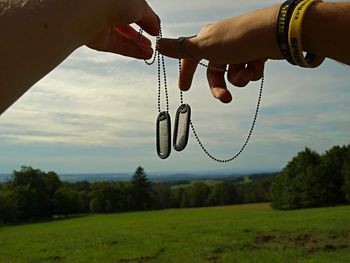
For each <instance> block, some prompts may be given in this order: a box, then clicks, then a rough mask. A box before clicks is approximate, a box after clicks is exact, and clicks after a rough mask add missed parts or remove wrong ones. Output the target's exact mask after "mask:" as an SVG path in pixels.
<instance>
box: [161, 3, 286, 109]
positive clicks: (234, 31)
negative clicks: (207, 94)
mask: <svg viewBox="0 0 350 263" xmlns="http://www.w3.org/2000/svg"><path fill="white" fill-rule="evenodd" d="M278 9H279V6H273V7H271V8H267V9H262V10H258V11H255V12H252V13H248V14H245V15H241V16H237V17H233V18H230V19H226V20H222V21H219V22H217V23H214V24H211V25H209V26H206V27H204V28H203V29H202V30H201V31H200V32H199V33H198V35H197V36H195V37H193V38H190V39H186V40H185V41H184V42H183V43H182V48H179V41H178V40H177V39H162V40H161V41H160V43H159V44H160V45H159V51H160V52H161V53H162V54H164V55H166V56H170V57H174V58H182V72H181V77H180V79H179V87H180V89H182V90H188V89H189V88H190V86H191V83H192V79H193V75H194V73H195V71H196V67H197V61H199V60H201V59H206V60H208V61H209V67H208V71H207V78H208V83H209V86H210V89H211V92H212V94H213V96H214V97H215V98H217V99H219V100H220V101H222V102H224V103H228V102H230V101H231V100H232V96H231V93H230V92H229V91H228V90H227V85H226V82H225V73H224V72H223V71H220V72H218V71H215V70H210V67H214V68H220V69H225V68H227V69H228V73H227V80H228V81H229V82H230V83H231V84H233V85H235V86H238V87H244V86H246V85H247V84H248V83H249V82H250V81H256V80H259V79H260V78H262V76H263V71H264V63H265V61H266V60H267V59H269V58H272V59H282V55H281V53H280V51H279V48H278V45H277V41H276V33H275V32H276V16H277V12H278ZM180 50H182V52H181V51H180Z"/></svg>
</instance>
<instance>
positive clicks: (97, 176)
mask: <svg viewBox="0 0 350 263" xmlns="http://www.w3.org/2000/svg"><path fill="white" fill-rule="evenodd" d="M274 173H275V172H266V173H265V172H264V173H263V172H262V173H254V172H248V171H247V172H240V173H232V172H229V171H218V172H214V171H204V172H187V173H186V172H169V171H168V172H151V173H147V172H146V174H147V175H148V177H149V178H150V179H151V180H152V181H158V182H178V181H193V180H210V179H214V180H215V179H223V178H224V179H235V178H241V177H245V176H249V177H250V178H251V179H252V180H255V179H258V178H256V177H265V176H269V175H270V174H274ZM132 176H133V173H64V174H59V177H60V179H61V180H62V181H67V182H77V181H90V182H96V181H130V180H131V178H132ZM10 179H11V174H0V182H6V181H8V180H10Z"/></svg>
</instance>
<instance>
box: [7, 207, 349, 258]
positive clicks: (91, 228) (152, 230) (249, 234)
mask: <svg viewBox="0 0 350 263" xmlns="http://www.w3.org/2000/svg"><path fill="white" fill-rule="evenodd" d="M0 262H1V263H20V262H21V263H22V262H23V263H24V262H26V263H27V262H28V263H29V262H30V263H44V262H55V263H61V262H69V263H73V262H74V263H80V262H86V263H94V262H96V263H97V262H98V263H119V262H121V263H122V262H133V263H134V262H135V263H137V262H166V263H170V262H176V263H187V262H188V263H196V262H217V263H218V262H230V263H233V262H259V263H260V262H269V263H271V262H317V263H319V262H327V263H329V262H350V206H338V207H332V208H317V209H305V210H295V211H275V210H273V209H271V208H270V205H269V204H250V205H237V206H225V207H210V208H198V209H170V210H163V211H152V212H133V213H120V214H110V215H92V216H85V217H79V218H72V219H65V220H55V221H51V222H43V223H33V224H25V225H17V226H7V227H2V228H0Z"/></svg>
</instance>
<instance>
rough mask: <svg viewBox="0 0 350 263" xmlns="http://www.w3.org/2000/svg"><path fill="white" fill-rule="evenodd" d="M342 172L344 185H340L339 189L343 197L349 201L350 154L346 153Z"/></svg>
mask: <svg viewBox="0 0 350 263" xmlns="http://www.w3.org/2000/svg"><path fill="white" fill-rule="evenodd" d="M342 174H343V178H344V185H343V186H342V189H341V190H342V192H343V194H344V197H345V199H346V200H347V201H348V202H350V154H348V155H347V159H346V160H345V162H344V166H343V169H342Z"/></svg>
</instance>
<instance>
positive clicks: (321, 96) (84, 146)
mask: <svg viewBox="0 0 350 263" xmlns="http://www.w3.org/2000/svg"><path fill="white" fill-rule="evenodd" d="M149 3H150V5H151V6H152V7H154V9H155V10H156V11H158V12H159V14H160V15H161V18H162V21H163V31H164V35H166V36H172V37H177V36H180V35H188V34H193V33H194V32H198V30H199V29H200V28H201V27H202V26H204V25H205V24H207V23H210V22H211V21H215V20H217V19H220V18H222V17H227V16H234V15H237V14H239V13H242V12H245V11H247V10H253V9H256V8H260V7H263V6H269V5H271V4H274V3H278V1H261V2H256V1H246V0H245V1H243V0H240V1H231V0H230V1H228V0H223V1H219V2H214V1H204V0H201V1H190V2H188V1H186V2H185V1H182V0H181V1H155V0H152V1H149ZM184 7H185V8H184ZM166 63H167V73H168V74H167V75H168V85H169V96H170V112H171V116H172V118H173V116H174V114H175V111H176V109H177V107H178V106H179V103H180V102H179V91H178V89H177V76H178V68H177V61H176V60H173V59H167V60H166ZM348 69H349V68H348V67H346V66H343V65H341V64H339V63H334V62H332V61H327V62H325V63H324V65H323V66H321V67H320V68H319V69H316V70H305V69H299V68H297V67H292V66H290V65H288V64H287V63H286V62H281V61H270V62H268V63H267V65H266V72H265V76H266V78H265V87H264V93H263V99H262V105H261V110H260V114H259V117H258V122H257V126H256V129H255V131H254V134H253V137H252V139H251V143H250V144H249V145H248V147H247V149H246V151H245V152H244V155H243V156H242V157H241V158H240V159H238V160H237V161H236V162H235V163H234V164H232V165H231V166H229V167H234V168H247V167H252V166H254V167H259V168H260V167H261V168H274V167H282V166H283V164H285V162H287V161H288V159H289V158H290V157H291V156H293V155H294V154H295V153H296V151H298V150H300V149H302V148H303V147H304V146H312V147H314V148H315V149H316V150H319V151H323V150H325V149H326V148H328V147H330V146H332V145H335V144H343V143H348V141H349V140H348V134H349V131H350V124H349V121H348V120H349V117H348V113H349V112H350V106H349V98H350V89H349V87H348V83H349V82H350V77H349V74H348ZM259 86H260V82H254V83H251V84H250V85H249V86H248V87H247V88H245V89H240V88H235V87H231V86H230V87H229V89H230V91H231V92H232V94H233V96H234V100H233V102H232V103H231V104H228V105H223V104H221V103H220V102H218V101H217V100H215V99H213V98H212V96H211V94H210V91H209V88H208V84H207V81H206V77H205V69H203V68H202V69H199V70H198V72H197V73H196V75H195V79H194V84H193V87H192V88H191V90H190V91H188V92H186V93H185V94H184V97H185V102H187V103H189V104H190V105H191V107H192V111H193V117H192V119H193V121H194V124H195V126H196V129H197V131H198V133H199V134H200V136H201V138H202V140H203V143H205V145H206V146H207V147H208V149H209V150H210V151H213V152H215V153H217V154H218V155H219V156H220V157H226V156H230V155H233V154H235V153H236V152H237V151H238V150H239V149H240V147H241V146H242V144H243V143H244V141H245V139H246V136H247V134H248V132H249V129H250V125H251V122H252V119H253V116H254V112H255V108H256V103H257V97H258V91H259ZM163 98H164V97H163ZM162 101H163V103H162V109H165V107H164V99H162ZM156 116H157V75H156V67H148V66H146V65H145V64H144V62H143V61H138V60H135V59H129V58H125V57H122V56H117V55H113V54H107V53H102V52H95V51H92V50H90V49H88V48H86V47H83V48H80V49H78V50H77V51H76V52H75V53H74V54H72V55H71V56H70V57H69V58H68V59H67V60H66V61H65V62H64V63H63V64H61V65H60V66H59V67H58V68H57V69H55V70H54V71H53V72H52V73H50V74H49V75H48V76H47V77H45V78H44V79H43V80H41V81H40V82H39V83H37V84H36V85H35V86H34V87H33V88H32V89H31V90H30V91H29V92H28V93H27V94H26V95H25V96H24V97H22V98H21V99H20V100H19V101H18V102H17V103H16V104H15V105H14V106H13V107H11V109H10V110H8V111H7V112H6V113H5V114H3V115H2V116H1V118H0V144H1V145H2V146H3V148H4V150H3V151H2V152H1V153H0V164H1V165H2V166H3V167H10V168H9V169H10V170H12V169H13V168H16V167H13V165H14V164H16V163H17V162H21V160H25V161H28V162H30V163H34V164H37V165H38V166H39V167H41V165H45V166H47V167H49V168H48V169H55V168H56V167H57V169H59V170H61V171H68V172H71V171H82V170H84V171H87V170H90V171H111V170H112V169H114V168H113V167H115V166H116V165H117V166H118V169H120V170H123V171H127V170H132V169H134V167H136V166H137V165H141V164H143V165H145V166H146V168H148V169H150V170H168V169H175V170H176V169H179V167H181V169H183V170H195V169H199V168H198V167H200V168H201V169H206V168H208V169H218V168H219V167H220V165H217V164H215V163H213V162H208V160H207V158H206V157H205V156H204V155H202V154H201V153H200V152H201V149H200V148H199V146H198V145H197V143H196V141H195V140H194V138H193V136H192V135H191V141H190V143H189V146H188V148H187V149H186V151H184V152H182V153H175V152H174V153H173V154H172V156H171V157H170V159H169V160H166V161H159V160H158V158H157V157H156V155H155V149H154V148H155V146H154V140H155V139H154V136H155V131H154V130H155V119H156ZM5 149H6V150H5ZM11 149H12V150H11ZM14 151H17V153H15V152H14ZM1 162H2V163H1ZM86 163H88V165H87V166H85V164H86ZM6 164H7V165H6ZM50 167H51V168H50ZM94 167H95V168H94ZM2 169H4V168H2ZM6 169H7V168H6ZM7 171H8V170H7Z"/></svg>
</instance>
